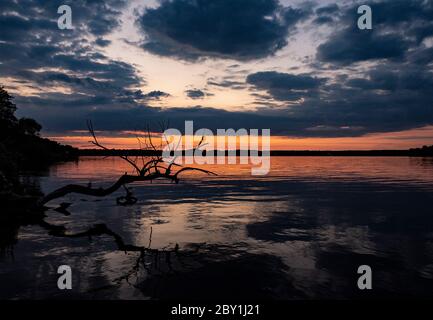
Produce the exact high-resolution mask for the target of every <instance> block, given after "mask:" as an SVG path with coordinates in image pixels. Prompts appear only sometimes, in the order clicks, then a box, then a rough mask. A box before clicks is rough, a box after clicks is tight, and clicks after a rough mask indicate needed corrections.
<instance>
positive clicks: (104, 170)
mask: <svg viewBox="0 0 433 320" xmlns="http://www.w3.org/2000/svg"><path fill="white" fill-rule="evenodd" d="M132 159H134V158H132ZM136 161H137V162H138V163H141V162H142V161H146V159H140V158H137V159H136ZM239 163H240V161H239V158H237V164H221V165H218V164H213V165H197V164H192V165H188V166H192V167H196V168H203V169H206V170H210V171H212V172H215V173H216V174H217V176H215V177H213V176H208V175H206V174H204V173H201V172H194V171H191V172H188V173H185V174H184V175H183V179H197V178H200V179H201V178H205V179H274V178H279V179H284V178H285V179H301V180H302V179H306V180H322V179H343V180H362V179H366V180H374V181H384V182H397V183H398V182H399V181H406V182H414V183H426V184H431V183H432V181H433V159H430V158H409V157H271V158H270V163H271V170H270V172H269V174H268V175H265V176H252V174H251V168H252V165H251V164H239ZM125 172H128V173H134V170H133V168H132V167H131V166H130V165H129V164H128V163H127V162H125V161H124V160H122V159H120V158H118V157H108V158H104V157H81V158H80V159H79V160H78V161H77V162H67V163H63V164H59V165H55V166H53V167H52V168H51V173H50V174H51V175H52V176H56V177H59V178H64V179H77V180H82V181H112V180H115V179H117V178H118V177H119V176H121V175H122V174H124V173H125Z"/></svg>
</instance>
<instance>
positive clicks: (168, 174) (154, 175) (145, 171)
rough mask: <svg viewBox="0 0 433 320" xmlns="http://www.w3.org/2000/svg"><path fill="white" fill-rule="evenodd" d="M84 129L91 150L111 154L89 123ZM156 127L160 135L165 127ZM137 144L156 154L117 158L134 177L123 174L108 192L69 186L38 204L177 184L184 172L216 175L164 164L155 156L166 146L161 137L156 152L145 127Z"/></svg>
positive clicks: (199, 146) (161, 159) (198, 145)
mask: <svg viewBox="0 0 433 320" xmlns="http://www.w3.org/2000/svg"><path fill="white" fill-rule="evenodd" d="M87 127H88V129H89V132H90V134H91V136H92V138H93V140H92V141H90V142H91V143H92V144H93V145H94V146H96V147H98V148H100V149H102V150H107V151H114V149H109V148H107V147H105V146H104V145H103V144H101V143H100V142H99V140H98V138H97V137H96V133H95V130H94V128H93V124H92V122H91V121H88V122H87ZM160 127H161V131H162V132H164V130H165V127H166V126H165V124H164V123H160ZM137 140H138V143H139V146H140V150H141V151H143V153H144V152H145V151H149V150H150V151H153V154H157V155H153V156H151V157H145V156H144V155H141V156H137V157H135V158H134V159H132V158H130V157H129V156H127V155H120V156H119V157H120V158H121V159H123V160H124V161H126V162H127V163H128V164H129V165H130V166H131V168H132V169H133V170H134V174H128V173H125V174H124V175H122V176H121V177H120V178H119V179H118V180H117V181H116V182H115V183H113V184H112V185H111V186H109V187H108V188H102V187H101V188H93V187H92V186H90V185H77V184H70V185H67V186H64V187H62V188H60V189H57V190H55V191H53V192H51V193H49V194H47V195H46V196H45V197H44V198H43V199H42V200H41V205H45V204H47V203H48V202H50V201H52V200H54V199H58V198H61V197H64V196H66V195H68V194H71V193H76V194H82V195H88V196H94V197H105V196H108V195H110V194H112V193H114V192H116V191H117V190H119V189H120V188H121V187H123V186H126V185H127V184H131V183H134V182H143V181H153V180H156V179H165V180H169V181H172V182H174V183H179V181H180V175H181V174H183V173H185V172H187V171H199V172H203V173H206V174H208V175H216V174H215V173H213V172H211V171H208V170H204V169H200V168H193V167H183V166H181V165H179V164H176V163H175V160H176V158H174V159H173V160H172V161H171V162H170V163H166V162H165V161H164V159H163V157H162V154H161V155H158V154H159V153H160V151H161V150H162V149H163V147H164V146H165V145H167V146H168V145H169V142H168V140H167V137H165V136H164V135H163V136H162V139H161V143H160V146H159V150H158V149H157V147H156V146H155V144H154V143H153V141H152V134H151V131H150V128H149V127H147V132H146V137H145V140H144V141H142V140H141V138H140V137H139V136H137ZM203 142H204V138H202V139H201V141H200V142H199V143H198V144H197V146H195V147H194V149H199V148H201V147H202V146H203ZM170 151H172V150H170ZM173 151H174V150H173ZM146 158H147V159H146Z"/></svg>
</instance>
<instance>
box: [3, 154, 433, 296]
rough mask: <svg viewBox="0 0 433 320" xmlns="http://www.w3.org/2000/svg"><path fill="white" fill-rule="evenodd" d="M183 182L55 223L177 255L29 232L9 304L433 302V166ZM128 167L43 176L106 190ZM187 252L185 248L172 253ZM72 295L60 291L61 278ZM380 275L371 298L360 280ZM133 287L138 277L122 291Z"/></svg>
mask: <svg viewBox="0 0 433 320" xmlns="http://www.w3.org/2000/svg"><path fill="white" fill-rule="evenodd" d="M206 168H207V169H210V170H213V171H214V172H216V173H218V176H216V177H209V176H206V175H203V174H201V173H192V174H185V175H184V176H183V180H182V181H181V183H180V184H178V185H174V184H171V183H168V182H164V181H158V182H154V183H152V184H150V183H142V184H137V185H133V192H134V195H135V196H136V197H137V198H138V199H139V201H138V203H137V204H135V205H133V206H129V207H121V206H117V205H116V197H119V196H121V195H123V194H124V193H125V192H124V190H119V191H118V192H117V193H115V194H112V195H110V196H108V197H106V198H103V199H96V198H92V197H85V196H81V195H70V196H67V197H65V198H64V199H60V200H56V201H53V202H52V203H50V204H49V206H50V207H52V208H55V207H56V206H57V205H58V204H60V203H61V202H70V203H72V206H71V207H70V208H69V209H68V210H69V212H70V213H71V215H69V216H66V215H63V214H61V213H59V212H56V211H54V210H49V211H48V218H47V219H46V221H47V222H49V223H51V224H55V225H63V226H65V227H67V229H68V232H70V233H79V232H83V231H86V230H87V229H89V228H91V227H92V226H94V225H95V224H105V225H106V226H107V228H109V229H110V230H112V231H113V232H115V233H116V234H118V235H119V236H120V237H121V238H122V239H123V241H124V242H125V243H126V244H133V245H136V246H144V247H149V248H152V249H159V250H165V251H168V252H170V251H172V252H170V253H162V252H161V254H153V255H150V256H149V257H147V258H146V259H145V261H143V262H144V263H143V264H138V268H134V267H135V266H137V259H138V256H139V254H138V253H134V252H124V251H120V250H118V247H117V245H116V243H115V241H114V239H113V237H110V236H107V235H102V236H92V237H77V238H62V237H56V236H52V235H49V233H48V232H47V230H46V229H44V228H42V227H40V226H22V227H21V228H20V229H19V231H18V234H17V236H16V237H17V241H16V243H15V244H14V246H13V247H12V248H8V250H6V251H5V252H4V253H3V255H2V256H1V258H0V298H1V299H44V298H59V299H70V298H71V299H77V298H79V299H176V298H181V299H212V298H219V299H224V298H225V299H239V300H247V299H256V300H257V299H342V298H343V299H344V298H393V297H432V296H433V210H432V208H433V205H432V204H433V192H432V191H433V159H423V158H405V157H402V158H381V157H273V158H272V170H271V172H270V174H269V175H267V176H264V177H252V176H251V175H250V167H249V166H246V165H243V166H240V165H238V166H236V165H230V166H208V167H206ZM125 171H130V169H129V168H128V167H127V165H126V164H125V163H124V162H123V161H122V160H121V159H118V158H97V157H96V158H91V157H83V158H80V160H79V161H78V162H70V163H65V164H59V165H56V166H53V167H51V168H50V170H49V172H47V173H46V174H41V176H39V177H33V178H34V179H35V181H36V182H37V183H39V184H40V187H41V189H42V190H43V192H45V193H47V192H49V191H52V190H54V189H55V188H57V187H60V186H63V185H65V184H69V183H81V184H88V183H92V185H93V186H97V185H102V186H108V185H110V182H113V181H115V180H116V179H117V178H118V177H119V176H120V175H122V174H123V173H124V172H125ZM175 247H178V250H174V249H175ZM60 265H69V266H71V268H72V278H73V289H72V290H70V291H60V290H58V289H57V278H58V276H59V275H58V274H57V268H58V267H59V266H60ZM360 265H369V266H370V267H371V268H372V269H373V290H371V291H368V292H366V291H360V290H358V288H357V279H358V275H357V269H358V267H359V266H360ZM126 275H129V277H128V278H127V279H126Z"/></svg>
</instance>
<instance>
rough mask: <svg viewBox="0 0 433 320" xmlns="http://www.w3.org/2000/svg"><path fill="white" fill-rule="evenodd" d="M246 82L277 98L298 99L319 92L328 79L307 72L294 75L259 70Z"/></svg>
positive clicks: (249, 76)
mask: <svg viewBox="0 0 433 320" xmlns="http://www.w3.org/2000/svg"><path fill="white" fill-rule="evenodd" d="M246 82H247V83H248V84H251V85H253V86H254V87H255V88H256V89H259V90H265V91H267V93H268V94H269V95H271V96H272V97H273V98H274V99H277V100H283V101H284V100H298V99H300V98H302V97H306V96H311V95H312V94H313V93H317V89H318V88H319V86H320V85H321V84H323V83H324V82H326V79H323V78H317V77H312V76H310V75H307V74H300V75H293V74H288V73H280V72H275V71H266V72H257V73H253V74H250V75H248V76H247V79H246Z"/></svg>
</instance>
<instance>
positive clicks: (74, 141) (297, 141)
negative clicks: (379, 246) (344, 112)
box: [47, 126, 433, 151]
mask: <svg viewBox="0 0 433 320" xmlns="http://www.w3.org/2000/svg"><path fill="white" fill-rule="evenodd" d="M128 133H129V132H126V131H125V132H122V136H104V135H103V132H101V133H100V134H98V140H99V141H100V142H101V143H102V144H104V145H105V146H106V147H108V148H113V149H139V148H140V144H139V142H138V140H137V137H136V136H135V135H134V134H132V133H131V136H124V135H125V134H128ZM75 134H76V133H75ZM47 138H50V139H52V140H55V141H57V142H59V143H62V144H69V145H72V146H74V147H77V148H81V149H92V148H95V146H93V145H92V144H91V142H90V141H91V137H90V136H83V135H74V133H72V134H70V135H64V136H47ZM152 140H153V143H154V144H155V146H156V147H157V148H158V147H159V146H160V143H161V138H158V137H157V136H156V135H155V134H152ZM423 145H433V126H427V127H423V128H418V129H411V130H406V131H399V132H387V133H375V134H368V135H365V136H362V137H341V138H297V137H285V136H272V137H271V150H336V151H338V150H391V149H396V150H398V149H409V148H417V147H421V146H423Z"/></svg>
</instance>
